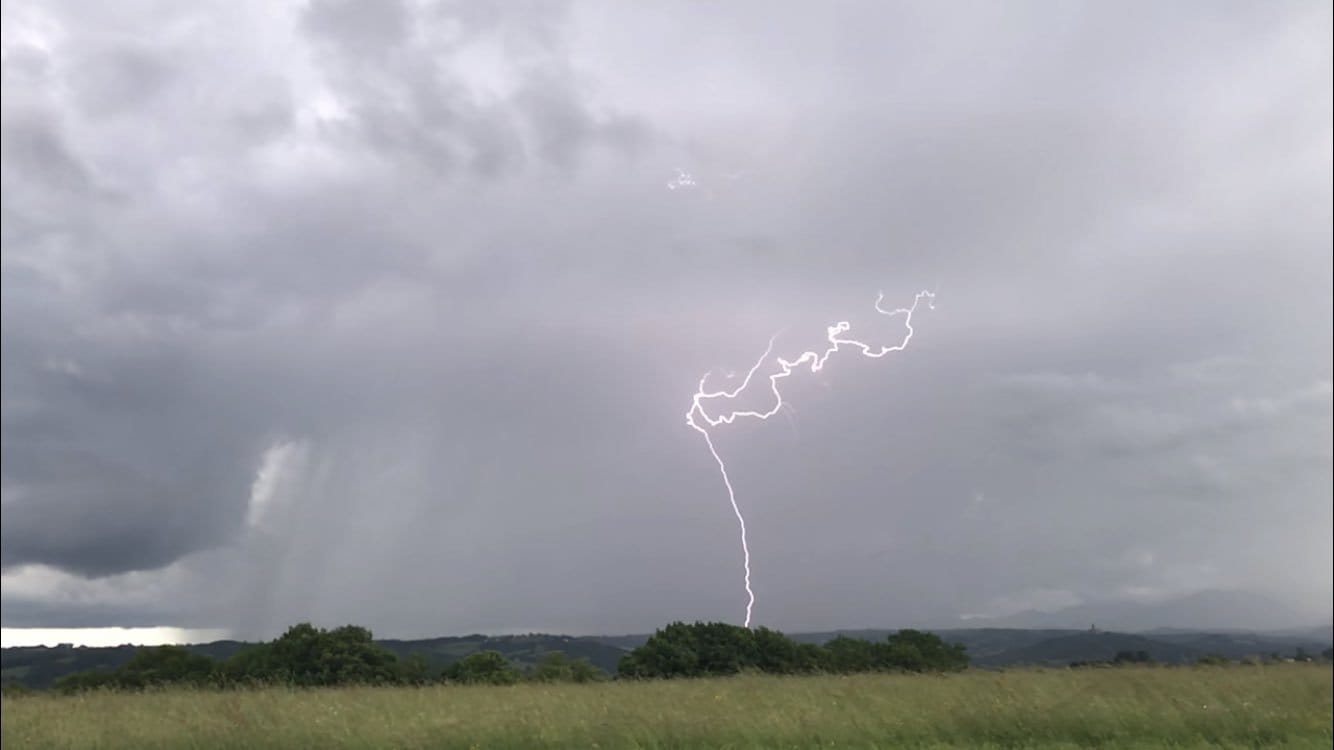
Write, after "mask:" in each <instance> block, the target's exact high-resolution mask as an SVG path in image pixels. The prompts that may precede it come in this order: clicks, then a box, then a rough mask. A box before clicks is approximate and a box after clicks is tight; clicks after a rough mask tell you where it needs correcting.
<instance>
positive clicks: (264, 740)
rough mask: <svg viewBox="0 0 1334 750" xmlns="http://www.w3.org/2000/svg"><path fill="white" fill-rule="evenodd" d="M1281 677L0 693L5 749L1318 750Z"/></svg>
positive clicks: (1323, 728) (957, 677)
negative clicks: (1269, 749) (1278, 749)
mask: <svg viewBox="0 0 1334 750" xmlns="http://www.w3.org/2000/svg"><path fill="white" fill-rule="evenodd" d="M1332 677H1334V675H1332V674H1331V669H1330V667H1329V666H1328V665H1305V664H1286V665H1273V666H1233V667H1216V668H1209V667H1195V668H1153V667H1140V668H1117V669H1082V670H1061V669H1054V670H1045V671H1010V672H989V671H979V670H970V671H968V672H964V673H960V674H954V675H949V676H925V675H859V676H852V677H770V676H758V675H757V676H742V677H735V678H724V679H707V680H672V681H663V682H608V683H598V684H591V685H570V684H563V685H542V684H533V683H528V684H521V685H515V686H510V687H482V686H479V687H463V686H432V687H422V688H404V687H386V688H372V687H365V688H342V689H334V688H321V689H308V690H294V689H287V688H267V689H262V690H237V691H190V690H179V689H175V690H166V691H161V692H149V693H140V694H132V693H122V694H116V693H89V694H84V695H75V696H60V695H54V694H34V695H25V696H18V697H6V698H5V699H4V706H3V745H4V747H5V748H28V747H31V748H47V747H58V748H66V747H69V748H73V747H97V748H265V747H274V748H325V747H364V748H437V747H441V748H449V747H459V748H474V747H475V748H512V747H535V746H538V747H541V746H547V747H571V748H583V747H589V748H594V747H595V748H685V747H689V748H694V747H709V748H714V747H731V748H779V747H802V748H804V747H841V748H848V747H1257V746H1284V747H1313V748H1317V747H1319V748H1328V747H1330V743H1331V725H1330V716H1331V709H1332V707H1334V703H1332V701H1334V695H1332V693H1331V678H1332Z"/></svg>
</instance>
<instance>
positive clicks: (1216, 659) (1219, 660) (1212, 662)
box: [1195, 654, 1232, 667]
mask: <svg viewBox="0 0 1334 750" xmlns="http://www.w3.org/2000/svg"><path fill="white" fill-rule="evenodd" d="M1195 663H1196V664H1199V665H1200V666H1202V667H1223V666H1227V665H1228V664H1231V663H1232V660H1231V659H1229V658H1227V657H1226V656H1223V655H1222V654H1205V655H1204V656H1201V657H1200V658H1198V659H1196V660H1195Z"/></svg>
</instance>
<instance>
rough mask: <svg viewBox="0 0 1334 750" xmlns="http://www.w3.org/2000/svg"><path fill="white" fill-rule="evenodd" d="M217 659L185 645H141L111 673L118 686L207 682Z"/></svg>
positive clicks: (214, 670)
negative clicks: (142, 646) (193, 650)
mask: <svg viewBox="0 0 1334 750" xmlns="http://www.w3.org/2000/svg"><path fill="white" fill-rule="evenodd" d="M217 666H218V665H217V662H215V661H213V660H212V659H210V658H208V657H207V656H204V655H203V654H196V653H194V652H192V651H190V650H189V649H187V648H185V647H184V646H155V647H152V648H141V649H139V650H138V651H136V652H135V654H134V656H132V657H130V660H129V661H128V662H126V663H125V664H124V665H123V666H122V667H121V668H120V669H117V670H116V671H115V673H114V675H115V682H116V683H117V686H118V687H131V688H141V687H147V686H150V685H168V684H183V685H195V686H199V685H206V684H208V683H210V682H213V680H214V678H215V676H216V672H217Z"/></svg>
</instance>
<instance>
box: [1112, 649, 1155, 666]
mask: <svg viewBox="0 0 1334 750" xmlns="http://www.w3.org/2000/svg"><path fill="white" fill-rule="evenodd" d="M1112 663H1113V664H1152V663H1153V657H1152V656H1149V652H1148V651H1117V652H1116V656H1114V657H1112Z"/></svg>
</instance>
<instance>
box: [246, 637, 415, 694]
mask: <svg viewBox="0 0 1334 750" xmlns="http://www.w3.org/2000/svg"><path fill="white" fill-rule="evenodd" d="M397 661H398V657H396V656H394V654H393V652H391V651H389V650H387V649H384V648H382V647H380V646H378V645H376V643H375V641H374V639H373V638H372V636H371V631H369V630H367V629H366V628H363V627H358V626H356V625H344V626H343V627H340V628H334V629H333V630H324V629H322V628H317V627H315V626H313V625H311V624H310V623H308V622H303V623H300V624H297V625H293V626H292V627H290V628H288V629H287V632H285V633H283V634H282V636H281V637H279V638H277V639H275V640H272V641H269V642H268V643H261V644H259V645H258V646H254V647H251V648H249V649H246V650H244V651H241V652H239V653H237V654H236V655H235V656H233V657H232V658H231V659H229V660H228V662H227V664H226V665H225V667H224V670H223V671H224V674H225V675H226V677H227V679H229V680H231V681H236V682H266V683H267V682H277V683H286V684H290V685H302V686H305V685H344V684H386V683H392V682H395V681H396V680H397V678H398V675H399V666H398V664H397Z"/></svg>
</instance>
